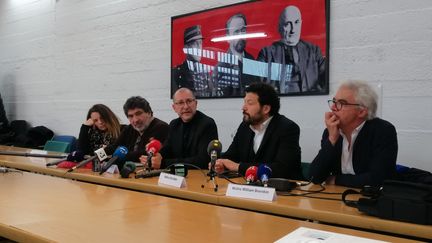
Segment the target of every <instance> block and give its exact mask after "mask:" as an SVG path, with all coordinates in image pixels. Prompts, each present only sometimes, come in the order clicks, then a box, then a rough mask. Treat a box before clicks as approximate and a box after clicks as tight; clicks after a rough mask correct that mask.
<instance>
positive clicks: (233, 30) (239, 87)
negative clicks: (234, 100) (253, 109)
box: [214, 13, 259, 97]
mask: <svg viewBox="0 0 432 243" xmlns="http://www.w3.org/2000/svg"><path fill="white" fill-rule="evenodd" d="M246 26H247V23H246V17H245V16H244V15H243V14H241V13H238V14H235V15H233V16H231V17H230V18H229V19H228V20H227V22H226V27H225V29H226V36H227V37H237V38H233V39H231V40H228V43H229V49H228V51H227V53H222V55H221V56H220V58H219V62H218V64H217V65H216V67H215V69H214V82H215V87H216V88H217V96H228V97H232V96H243V95H244V89H245V87H247V86H249V84H251V83H253V82H254V81H259V79H258V78H257V77H256V76H254V75H249V74H245V73H244V72H243V63H244V60H243V59H249V60H255V58H254V57H253V56H252V55H251V54H249V53H248V52H247V51H246V50H245V48H246V39H244V38H241V37H240V36H241V35H244V34H246Z"/></svg>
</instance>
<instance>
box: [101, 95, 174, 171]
mask: <svg viewBox="0 0 432 243" xmlns="http://www.w3.org/2000/svg"><path fill="white" fill-rule="evenodd" d="M123 111H124V113H125V115H126V116H127V118H128V120H129V122H130V125H128V126H126V127H125V128H124V129H123V130H122V132H121V133H120V136H119V138H118V139H117V140H116V141H115V142H114V144H111V145H108V146H107V147H106V148H105V151H106V152H107V154H112V153H114V151H115V149H116V148H117V147H118V146H125V147H126V148H127V149H128V151H129V152H128V154H127V155H126V161H139V158H140V156H141V155H143V154H146V147H145V146H146V145H147V144H148V143H149V142H150V140H151V139H152V138H154V139H157V140H159V141H160V142H161V143H163V142H164V141H165V139H166V137H167V136H168V124H166V122H164V121H162V120H159V119H158V118H156V117H154V116H153V111H152V109H151V107H150V104H149V103H148V102H147V100H146V99H144V98H143V97H141V96H132V97H130V98H129V99H127V101H126V103H125V104H124V105H123ZM123 163H124V161H122V162H121V163H119V167H120V168H122V167H123Z"/></svg>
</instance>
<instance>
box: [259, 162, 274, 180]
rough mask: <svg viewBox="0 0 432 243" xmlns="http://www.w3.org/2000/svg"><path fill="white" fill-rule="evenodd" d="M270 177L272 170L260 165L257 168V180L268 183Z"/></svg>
mask: <svg viewBox="0 0 432 243" xmlns="http://www.w3.org/2000/svg"><path fill="white" fill-rule="evenodd" d="M271 175H272V169H271V168H270V167H269V166H268V165H266V164H260V166H259V167H258V179H259V180H261V181H268V179H269V178H270V177H271Z"/></svg>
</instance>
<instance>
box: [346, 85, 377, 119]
mask: <svg viewBox="0 0 432 243" xmlns="http://www.w3.org/2000/svg"><path fill="white" fill-rule="evenodd" d="M339 88H347V89H349V90H352V91H353V92H354V97H355V100H356V102H357V103H358V104H360V105H362V106H364V107H366V108H367V110H368V117H367V119H368V120H371V119H373V118H375V117H376V112H377V107H378V95H377V93H376V92H375V91H374V90H373V88H372V87H371V86H370V85H369V84H368V83H367V82H365V81H360V80H347V81H344V82H342V83H341V85H340V86H339Z"/></svg>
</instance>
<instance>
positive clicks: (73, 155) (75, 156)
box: [66, 150, 84, 162]
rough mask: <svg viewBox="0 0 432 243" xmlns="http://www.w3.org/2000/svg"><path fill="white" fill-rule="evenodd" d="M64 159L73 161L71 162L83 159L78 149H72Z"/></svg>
mask: <svg viewBox="0 0 432 243" xmlns="http://www.w3.org/2000/svg"><path fill="white" fill-rule="evenodd" d="M66 160H67V161H73V162H80V161H82V160H84V154H83V152H81V151H79V150H76V151H72V152H71V153H70V154H68V156H67V158H66Z"/></svg>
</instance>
